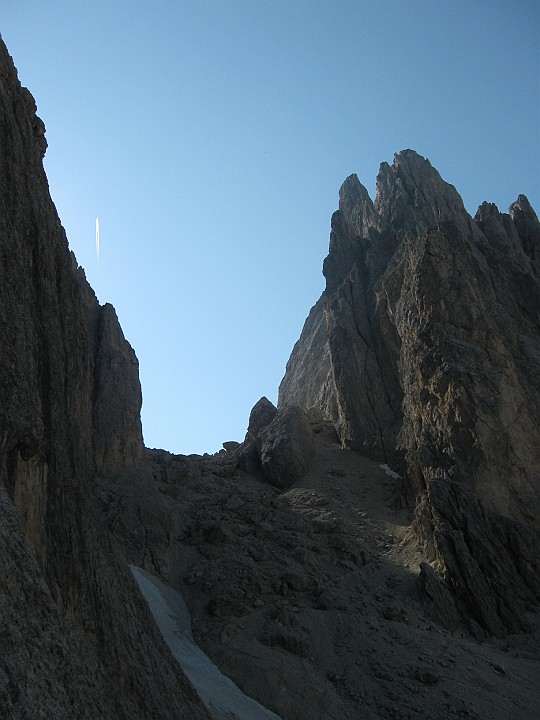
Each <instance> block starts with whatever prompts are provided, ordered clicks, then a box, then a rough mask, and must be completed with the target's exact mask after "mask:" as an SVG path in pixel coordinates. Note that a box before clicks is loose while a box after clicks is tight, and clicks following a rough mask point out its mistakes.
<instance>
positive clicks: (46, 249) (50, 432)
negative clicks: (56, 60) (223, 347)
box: [0, 40, 205, 718]
mask: <svg viewBox="0 0 540 720" xmlns="http://www.w3.org/2000/svg"><path fill="white" fill-rule="evenodd" d="M45 148H46V142H45V139H44V125H43V123H42V122H41V120H40V119H39V118H38V117H37V116H36V106H35V103H34V101H33V98H32V96H31V95H30V93H29V92H28V91H27V90H26V89H24V88H21V86H20V84H19V81H18V79H17V74H16V71H15V68H14V67H13V64H12V61H11V58H10V57H9V55H8V53H7V51H6V49H5V46H4V45H3V44H2V43H1V40H0V248H1V252H0V288H1V291H0V292H1V302H0V335H1V337H2V347H1V350H0V375H1V380H2V382H1V384H0V463H1V464H0V486H3V488H5V490H6V491H7V495H6V494H3V495H2V503H1V509H0V511H1V512H2V521H1V522H2V523H3V527H9V528H12V529H13V527H16V523H14V521H13V517H14V515H13V513H14V510H13V505H12V503H14V504H15V506H16V507H17V510H18V511H19V514H20V518H21V520H22V530H23V531H24V533H25V535H26V538H28V539H29V540H30V542H31V545H32V550H33V553H34V554H35V558H37V561H38V562H36V561H35V559H33V560H31V559H30V560H27V561H25V560H24V557H27V558H30V557H31V555H32V550H31V549H30V546H29V545H28V544H27V540H26V538H24V536H23V535H22V534H21V533H20V532H17V531H16V530H13V531H12V532H6V533H2V537H1V538H0V539H1V541H2V554H3V555H4V554H6V556H9V555H11V556H13V557H16V558H19V561H20V562H16V567H17V568H19V572H18V574H15V573H13V572H11V571H10V570H9V568H7V569H5V572H6V575H3V576H2V586H3V587H2V593H3V596H2V597H3V602H4V604H5V605H6V607H9V608H10V613H8V615H7V617H8V622H7V626H6V627H5V628H4V634H5V635H6V638H4V634H3V646H4V648H9V650H8V651H7V652H6V651H5V652H4V656H3V663H4V669H3V671H2V676H1V677H0V705H2V707H3V708H6V712H8V717H30V716H31V714H32V712H33V711H32V708H34V709H36V708H38V709H37V710H36V713H37V714H35V715H33V717H51V716H53V715H54V717H58V718H64V717H66V718H67V717H70V718H71V717H96V716H97V715H99V717H111V718H112V717H114V718H120V717H126V718H127V717H130V718H131V717H137V718H139V717H140V718H143V717H151V716H152V717H155V716H156V713H158V714H159V717H175V718H176V717H190V718H191V717H204V716H205V714H204V712H203V711H200V710H199V704H198V700H197V698H196V696H195V695H194V693H193V691H192V690H191V688H190V686H189V685H188V684H187V682H186V681H184V680H183V678H182V677H179V672H178V668H177V667H176V666H175V664H174V663H173V662H172V659H171V658H170V656H169V655H168V653H167V651H166V650H165V649H164V647H163V645H162V643H161V640H160V638H158V637H157V635H156V632H155V630H154V626H153V625H152V623H151V621H150V620H149V618H148V615H147V612H146V610H145V608H144V606H143V604H142V603H141V602H140V601H139V600H138V599H137V597H136V593H134V592H133V584H132V580H131V578H130V576H129V574H128V572H127V569H126V567H125V564H124V563H122V562H120V561H119V559H118V558H117V557H116V554H115V551H114V550H113V548H112V546H111V543H110V541H109V539H108V536H107V534H106V532H105V531H104V526H103V524H102V519H101V515H100V511H99V509H98V501H97V497H96V476H98V475H99V476H104V475H110V474H113V473H118V472H120V471H125V470H126V469H129V468H133V467H135V466H136V465H137V463H140V462H141V461H142V457H143V444H142V434H141V425H140V417H139V411H140V405H141V392H140V385H139V379H138V367H137V360H136V358H135V354H134V353H133V350H132V349H131V347H130V346H129V344H128V343H127V342H126V341H125V339H124V337H123V334H122V331H121V329H120V326H119V324H118V320H117V318H116V314H115V312H114V309H113V308H112V307H111V306H110V305H105V306H103V307H100V306H99V304H98V302H97V300H96V298H95V296H94V293H93V292H92V290H91V288H90V287H89V286H88V284H87V282H86V280H85V278H84V274H83V273H82V270H81V269H78V267H77V263H76V261H75V258H74V256H73V255H72V254H71V253H70V252H69V250H68V245H67V240H66V237H65V233H64V230H63V228H62V226H61V224H60V221H59V219H58V216H57V214H56V210H55V208H54V205H53V203H52V201H51V199H50V196H49V192H48V186H47V181H46V178H45V174H44V171H43V167H42V158H43V155H44V152H45ZM25 562H26V571H25V573H22V575H21V573H20V567H19V565H20V563H23V564H24V563H25ZM19 575H21V577H19ZM44 580H45V582H44ZM21 593H22V594H23V596H26V598H29V599H30V598H31V600H29V606H26V604H23V605H22V606H21V604H19V603H18V602H17V597H18V596H19V595H20V594H21ZM34 612H35V613H36V618H37V619H36V618H33V619H32V620H28V619H26V620H25V614H26V615H28V614H32V613H34ZM46 616H48V617H49V620H47V621H45V620H44V619H43V618H45V617H46ZM40 618H41V619H40ZM66 621H67V625H66ZM51 628H52V629H51ZM54 628H57V629H58V633H62V635H55V631H54ZM15 638H18V640H15ZM4 639H5V642H4ZM55 648H56V649H55ZM59 648H60V649H59ZM25 654H26V662H25V663H22V660H21V658H23V657H24V656H25ZM58 657H61V658H62V662H59V661H58ZM29 658H34V660H33V661H32V660H29ZM32 662H34V663H37V664H39V663H41V665H42V667H43V668H46V671H45V672H34V671H33V665H32ZM81 666H83V667H84V673H85V675H84V680H83V681H81V680H78V681H77V680H75V679H74V676H76V675H77V674H79V675H80V671H81ZM47 672H49V673H50V677H49V680H50V682H49V684H48V685H47V683H44V677H45V675H46V674H47ZM72 675H73V677H72ZM165 695H167V696H169V697H170V698H172V700H171V701H170V702H169V703H168V705H167V707H166V708H165V709H164V708H163V707H162V698H163V696H165ZM38 696H39V703H38V704H36V697H38ZM96 713H97V715H96Z"/></svg>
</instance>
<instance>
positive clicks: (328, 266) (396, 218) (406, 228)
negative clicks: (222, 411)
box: [279, 150, 540, 632]
mask: <svg viewBox="0 0 540 720" xmlns="http://www.w3.org/2000/svg"><path fill="white" fill-rule="evenodd" d="M339 197H340V202H339V210H338V211H336V212H335V213H334V215H333V217H332V231H331V235H330V250H329V254H328V257H327V258H326V260H325V261H324V274H325V277H326V289H325V291H324V293H323V296H322V298H321V299H320V300H319V302H318V303H317V305H316V306H315V307H314V308H313V310H312V312H311V314H310V316H309V318H308V320H307V321H306V325H305V327H304V330H303V333H302V336H301V338H300V340H299V341H298V343H297V344H296V346H295V348H294V350H293V353H292V355H291V358H290V360H289V363H288V365H287V371H286V374H285V377H284V379H283V381H282V383H281V386H280V394H279V407H284V406H288V405H301V406H303V407H310V406H311V405H317V406H319V407H321V409H323V410H324V411H325V412H326V413H327V414H328V415H330V417H332V419H333V420H334V422H335V424H336V427H337V429H338V433H339V436H340V438H341V441H342V443H343V445H345V446H348V447H352V448H354V449H356V450H358V451H360V452H362V453H364V454H367V455H368V456H370V457H373V458H374V459H377V460H380V461H383V460H384V461H385V462H388V463H389V464H390V465H394V466H396V467H397V468H399V469H400V470H401V471H402V472H403V473H405V474H406V476H407V479H408V483H409V495H410V499H411V502H415V498H417V497H419V498H421V499H422V500H421V501H420V500H419V501H418V507H419V508H423V509H424V511H425V512H428V514H430V518H431V520H430V525H429V526H430V527H431V536H432V537H433V532H435V530H434V528H435V525H437V521H434V517H439V511H442V508H441V507H439V500H440V498H441V497H442V496H443V494H444V493H442V492H440V491H439V488H440V486H439V485H437V488H438V491H437V493H432V492H431V490H430V488H431V487H432V486H431V482H432V481H434V480H437V482H438V483H439V482H441V479H443V481H444V482H447V483H457V484H459V485H460V486H463V487H464V488H465V489H466V490H467V491H468V492H470V493H472V495H471V496H470V497H471V498H475V499H476V498H478V499H479V501H480V502H481V504H482V506H485V507H487V508H489V512H493V513H495V515H496V516H501V517H504V518H510V519H512V520H513V521H516V522H518V523H519V525H520V527H521V528H522V530H523V533H524V536H523V539H524V538H525V537H527V538H528V537H529V534H528V533H529V531H533V532H534V531H537V529H538V517H539V514H540V513H539V510H540V503H539V498H540V474H539V471H538V468H539V467H540V424H539V423H538V418H539V417H540V276H539V266H538V258H539V252H540V250H539V248H540V225H539V223H538V219H537V218H536V215H535V213H534V211H533V210H532V209H531V207H530V205H529V203H528V201H527V199H526V198H525V197H524V196H520V197H519V199H518V200H517V202H516V203H514V204H513V205H512V206H511V207H510V211H509V214H506V213H500V212H499V211H498V209H497V208H496V207H495V206H494V205H488V204H487V203H484V204H483V205H482V206H481V207H480V208H479V210H478V213H477V215H476V217H475V218H474V219H473V218H472V217H471V216H470V215H469V214H468V213H467V212H466V210H465V208H464V206H463V203H462V200H461V198H460V196H459V195H458V193H457V191H456V189H455V188H454V187H453V186H452V185H449V184H448V183H445V182H444V181H443V180H442V179H441V177H440V175H439V173H438V172H437V171H436V170H435V169H434V168H433V167H432V166H431V164H430V163H429V161H428V160H425V159H424V158H423V157H421V156H420V155H418V154H417V153H415V152H413V151H412V150H406V151H403V152H401V153H399V154H397V155H396V156H395V158H394V162H393V164H392V165H388V164H387V163H383V164H382V165H381V169H380V172H379V175H378V178H377V194H376V198H375V201H374V202H372V201H371V199H370V198H369V195H368V193H367V191H366V190H365V188H364V187H363V186H362V185H361V184H360V182H359V181H358V178H357V177H356V175H352V176H351V177H349V178H347V180H346V181H345V182H344V184H343V186H342V188H341V190H340V196H339ZM433 487H435V486H433ZM459 497H460V499H461V500H460V502H461V503H462V504H463V506H464V508H463V512H465V513H466V512H467V502H468V501H467V500H465V499H464V497H465V496H462V495H460V496H459ZM467 497H469V496H467ZM475 501H476V500H475ZM471 502H472V500H471ZM434 506H436V507H434ZM428 508H429V510H428ZM471 512H472V510H471ZM474 514H475V517H476V515H477V513H476V510H475V511H474ZM449 522H450V525H451V526H452V527H453V529H454V530H453V531H455V532H456V533H458V534H459V532H461V531H460V530H459V529H458V528H457V527H456V526H455V523H457V522H458V521H457V518H454V525H452V520H449ZM486 522H487V521H486ZM421 526H422V524H421V522H420V523H419V524H418V525H417V528H420V527H421ZM484 530H486V532H487V531H488V528H487V526H486V528H484ZM435 534H436V535H437V533H435ZM488 534H489V532H488ZM420 535H422V533H420ZM422 537H423V536H422ZM437 537H439V540H440V547H438V546H437V542H435V544H433V543H432V544H431V546H432V559H433V560H435V559H437V561H438V562H439V564H440V567H441V570H442V572H443V573H446V574H447V575H449V576H451V577H450V580H451V581H452V579H453V580H454V581H455V583H456V586H457V585H459V586H460V587H462V586H463V584H465V585H467V582H469V584H470V582H472V581H466V580H464V579H463V574H460V572H458V570H457V566H456V563H452V562H450V544H451V541H450V539H449V538H447V542H443V539H442V536H441V534H440V533H439V535H437ZM454 539H455V538H454ZM470 542H471V543H472V542H473V541H472V539H470ZM511 544H512V543H511V542H510V541H509V540H508V542H507V543H506V546H507V550H508V553H509V555H510V556H512V557H513V560H512V562H514V561H516V562H518V561H517V560H516V557H515V556H514V552H515V547H513V548H512V549H510V545H511ZM443 545H444V547H443ZM514 545H516V543H514ZM436 546H437V547H436ZM452 552H453V551H452ZM501 552H502V551H501ZM519 554H520V553H519V552H518V555H519ZM457 555H458V558H459V556H460V553H457ZM462 555H463V554H461V556H462ZM458 564H459V561H458ZM481 564H482V563H481V562H480V565H481ZM518 564H519V562H518ZM533 565H534V561H533ZM484 569H485V572H486V573H487V574H488V575H489V574H490V573H491V576H492V580H493V586H494V587H495V586H496V585H497V582H498V581H496V580H495V579H494V578H495V576H494V574H493V573H492V571H491V570H490V569H486V568H484ZM482 571H483V570H479V571H478V572H480V573H481V572H482ZM536 572H537V570H536V568H535V569H534V571H533V572H532V574H531V577H533V578H534V577H535V574H536ZM528 573H529V570H528V569H523V570H522V580H523V583H524V587H525V588H528V587H529V582H528V580H527V579H526V576H527V574H528ZM458 576H459V577H458ZM516 582H517V581H516ZM530 584H531V585H532V586H534V587H535V588H537V581H536V580H532V581H531V583H530ZM469 589H470V588H469ZM536 591H537V590H536V589H535V590H532V591H530V592H532V594H533V595H534V593H535V592H536ZM523 592H524V595H527V593H529V594H530V592H529V590H526V589H524V590H523ZM499 600H500V603H502V604H503V605H504V602H503V600H501V599H500V598H499ZM495 605H496V603H495ZM502 612H503V614H504V611H502ZM488 624H491V631H495V626H496V625H497V623H496V622H495V621H494V620H492V621H490V622H488ZM503 625H504V623H503ZM506 626H507V627H508V626H510V627H512V623H511V622H510V621H509V620H508V621H507V622H506ZM500 631H501V630H500V627H498V630H497V632H500Z"/></svg>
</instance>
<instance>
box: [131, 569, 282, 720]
mask: <svg viewBox="0 0 540 720" xmlns="http://www.w3.org/2000/svg"><path fill="white" fill-rule="evenodd" d="M129 569H130V570H131V573H132V575H133V577H134V578H135V580H136V582H137V585H138V586H139V589H140V591H141V593H142V594H143V596H144V598H145V600H146V602H147V603H148V606H149V608H150V611H151V612H152V615H153V616H154V620H155V621H156V624H157V626H158V628H159V630H160V632H161V634H162V635H163V639H164V640H165V642H166V643H167V645H168V646H169V649H170V651H171V653H172V654H173V655H174V657H175V659H176V660H177V661H178V663H179V665H180V667H181V668H182V670H183V671H184V672H185V674H186V675H187V676H188V678H189V679H190V681H191V683H192V685H193V686H194V688H195V690H196V691H197V693H198V694H199V697H200V698H201V700H202V701H203V703H204V704H205V705H206V707H207V709H208V712H209V713H210V716H211V717H212V718H213V720H281V718H280V717H279V715H276V714H275V713H273V712H271V711H270V710H267V709H266V708H265V707H263V706H262V705H260V704H259V703H258V702H256V701H255V700H253V698H250V697H249V696H248V695H245V694H244V693H243V692H242V691H241V690H240V688H239V687H238V686H237V685H235V684H234V683H233V682H232V680H231V679H230V678H228V677H227V676H226V675H223V673H222V672H220V670H219V669H218V668H217V667H216V665H214V663H213V662H212V661H211V660H210V659H209V658H208V656H207V655H205V654H204V653H203V651H202V650H201V649H200V648H199V647H198V645H196V644H195V641H194V640H193V635H192V632H191V618H190V615H189V610H188V609H187V606H186V604H185V602H184V598H183V597H182V593H181V592H179V591H178V590H173V589H172V588H170V587H168V586H167V585H165V584H164V583H163V582H161V580H159V578H156V577H155V576H153V575H151V574H150V573H148V572H146V571H145V570H142V569H141V568H138V567H136V566H135V565H130V566H129Z"/></svg>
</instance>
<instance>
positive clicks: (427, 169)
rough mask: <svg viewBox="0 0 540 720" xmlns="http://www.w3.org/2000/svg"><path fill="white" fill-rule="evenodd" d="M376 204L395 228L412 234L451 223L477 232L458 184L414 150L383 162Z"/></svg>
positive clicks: (383, 216) (464, 229) (468, 230)
mask: <svg viewBox="0 0 540 720" xmlns="http://www.w3.org/2000/svg"><path fill="white" fill-rule="evenodd" d="M374 206H375V209H376V210H377V212H378V213H379V214H380V216H381V217H382V218H383V219H384V220H385V221H386V222H387V223H388V224H389V225H392V226H393V227H394V229H395V230H398V229H399V230H401V231H404V232H406V233H410V234H412V235H421V234H422V233H424V232H426V231H428V230H433V229H439V228H440V227H441V226H442V225H444V224H445V223H448V222H454V223H455V224H456V225H457V226H458V227H459V228H460V230H462V231H465V232H471V233H473V234H474V233H475V232H476V231H475V229H474V223H472V221H471V218H470V216H469V215H468V213H467V211H466V210H465V207H464V205H463V201H462V199H461V197H460V195H459V193H458V192H457V190H456V189H455V187H454V186H453V185H450V184H449V183H447V182H445V181H444V180H443V179H442V178H441V176H440V175H439V173H438V172H437V170H436V169H435V168H434V167H433V166H432V164H431V163H430V162H429V160H427V159H426V158H424V157H422V155H419V154H418V153H417V152H415V151H414V150H402V151H401V152H400V153H396V154H395V155H394V162H393V163H392V165H389V164H388V163H385V162H383V163H382V164H381V166H380V170H379V174H378V176H377V184H376V197H375V202H374Z"/></svg>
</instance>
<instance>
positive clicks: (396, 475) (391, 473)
mask: <svg viewBox="0 0 540 720" xmlns="http://www.w3.org/2000/svg"><path fill="white" fill-rule="evenodd" d="M379 467H380V468H381V470H384V472H385V473H386V474H387V475H389V476H390V477H391V478H394V480H401V475H400V474H399V473H397V472H396V471H395V470H392V468H391V467H390V466H389V465H379Z"/></svg>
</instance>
